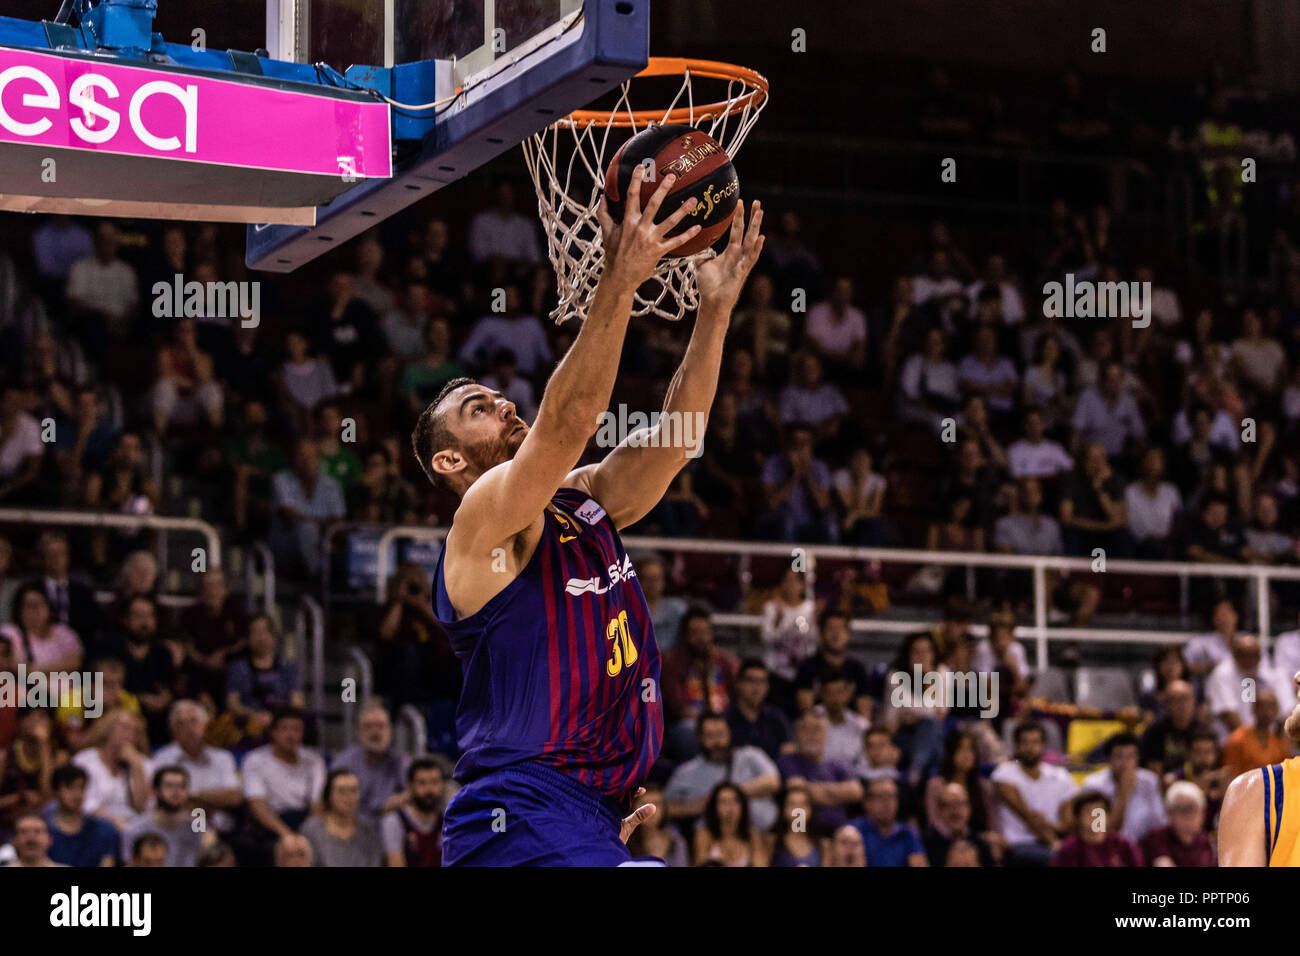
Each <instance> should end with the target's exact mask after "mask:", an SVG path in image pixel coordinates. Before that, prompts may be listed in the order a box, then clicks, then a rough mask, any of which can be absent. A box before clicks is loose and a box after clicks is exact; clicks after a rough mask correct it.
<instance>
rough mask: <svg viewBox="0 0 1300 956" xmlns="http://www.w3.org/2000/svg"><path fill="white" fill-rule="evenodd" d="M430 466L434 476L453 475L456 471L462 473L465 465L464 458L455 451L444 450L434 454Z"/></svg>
mask: <svg viewBox="0 0 1300 956" xmlns="http://www.w3.org/2000/svg"><path fill="white" fill-rule="evenodd" d="M431 464H432V465H433V472H434V474H436V475H454V474H456V472H458V471H464V469H465V466H466V464H467V463H466V461H465V457H464V456H463V455H462V454H461V453H460V452H458V451H456V449H454V448H444V449H443V450H442V451H440V452H436V453H434V456H433V460H432V462H431Z"/></svg>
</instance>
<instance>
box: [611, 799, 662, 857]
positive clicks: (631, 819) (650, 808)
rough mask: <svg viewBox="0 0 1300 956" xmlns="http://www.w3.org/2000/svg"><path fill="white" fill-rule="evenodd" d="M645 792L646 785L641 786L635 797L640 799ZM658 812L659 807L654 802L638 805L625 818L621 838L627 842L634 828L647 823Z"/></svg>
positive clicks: (620, 832) (620, 833)
mask: <svg viewBox="0 0 1300 956" xmlns="http://www.w3.org/2000/svg"><path fill="white" fill-rule="evenodd" d="M643 793H645V787H640V788H639V789H638V790H637V792H636V796H635V797H633V799H634V800H635V799H639V798H640V796H641V794H643ZM658 812H659V810H658V808H657V807H656V806H655V805H654V804H653V803H643V804H642V805H641V806H639V807H637V808H636V809H635V810H633V811H632V812H631V813H629V814H628V815H627V816H625V817H624V818H623V826H622V828H621V829H620V831H619V834H618V836H619V839H620V840H622V841H623V842H624V843H626V842H627V841H628V837H630V836H631V835H632V831H633V830H635V829H636V828H637V827H639V826H640V825H641V824H643V823H645V822H646V821H647V820H649V819H652V818H653V817H654V815H655V814H656V813H658Z"/></svg>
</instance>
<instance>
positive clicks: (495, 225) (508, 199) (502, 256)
mask: <svg viewBox="0 0 1300 956" xmlns="http://www.w3.org/2000/svg"><path fill="white" fill-rule="evenodd" d="M495 200H496V202H495V204H494V205H493V206H492V208H490V209H485V210H483V211H482V212H480V213H479V214H478V215H476V216H475V217H474V218H473V219H472V220H471V221H470V224H469V255H470V258H471V259H473V260H474V262H475V263H477V264H479V265H484V264H488V263H492V262H498V263H501V264H503V265H505V266H506V267H507V268H508V269H510V270H511V271H512V272H518V271H520V270H521V269H523V268H526V267H527V266H533V265H536V264H537V263H539V262H541V261H542V250H541V247H540V245H539V244H538V242H537V223H536V222H535V221H532V220H530V219H528V218H527V217H526V216H522V215H520V214H519V211H518V210H517V209H516V208H515V187H514V186H513V185H512V184H511V183H509V182H505V181H503V182H501V183H499V184H498V185H497V189H496V196H495Z"/></svg>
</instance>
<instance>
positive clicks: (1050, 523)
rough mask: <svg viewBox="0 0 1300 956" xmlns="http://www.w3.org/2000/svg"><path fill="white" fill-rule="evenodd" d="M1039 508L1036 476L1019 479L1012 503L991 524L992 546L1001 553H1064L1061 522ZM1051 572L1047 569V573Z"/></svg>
mask: <svg viewBox="0 0 1300 956" xmlns="http://www.w3.org/2000/svg"><path fill="white" fill-rule="evenodd" d="M1042 509H1043V486H1042V484H1041V483H1040V482H1039V481H1038V479H1037V478H1025V479H1022V480H1021V481H1020V483H1019V486H1018V487H1017V494H1016V507H1015V508H1013V510H1012V512H1011V514H1006V515H1003V516H1002V517H1001V518H998V520H997V521H996V522H994V524H993V547H994V548H996V549H997V550H998V551H1001V552H1002V553H1004V554H1064V553H1065V541H1064V539H1063V538H1062V537H1061V526H1060V524H1059V523H1057V521H1056V519H1055V518H1053V517H1052V516H1051V515H1045V514H1043V511H1042ZM1051 573H1052V572H1051V570H1050V569H1049V571H1048V574H1049V576H1050V575H1051ZM1048 587H1049V589H1050V587H1051V585H1050V584H1049V585H1048Z"/></svg>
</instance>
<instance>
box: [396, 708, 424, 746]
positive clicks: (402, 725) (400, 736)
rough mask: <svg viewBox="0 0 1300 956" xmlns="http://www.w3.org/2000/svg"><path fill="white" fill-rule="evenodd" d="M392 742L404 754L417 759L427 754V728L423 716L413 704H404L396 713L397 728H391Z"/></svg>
mask: <svg viewBox="0 0 1300 956" xmlns="http://www.w3.org/2000/svg"><path fill="white" fill-rule="evenodd" d="M393 742H394V745H395V746H396V747H397V749H398V750H399V751H400V752H401V753H404V754H407V755H409V756H412V757H418V756H420V755H422V754H426V753H428V752H429V727H428V724H427V723H426V722H425V719H424V714H422V713H420V709H419V708H418V707H416V706H415V705H414V704H405V705H403V707H402V709H401V710H399V711H398V712H397V726H396V727H394V728H393Z"/></svg>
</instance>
